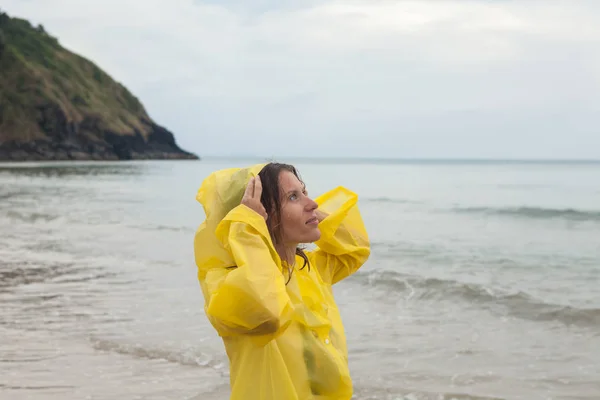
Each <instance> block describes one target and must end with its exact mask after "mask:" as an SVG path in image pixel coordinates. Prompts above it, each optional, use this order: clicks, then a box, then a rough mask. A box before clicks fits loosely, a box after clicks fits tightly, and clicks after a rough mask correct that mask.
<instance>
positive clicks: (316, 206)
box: [307, 197, 319, 211]
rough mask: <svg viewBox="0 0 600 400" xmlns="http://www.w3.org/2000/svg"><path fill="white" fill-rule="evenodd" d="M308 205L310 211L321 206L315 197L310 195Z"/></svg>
mask: <svg viewBox="0 0 600 400" xmlns="http://www.w3.org/2000/svg"><path fill="white" fill-rule="evenodd" d="M307 207H308V210H309V211H313V210H316V209H317V208H318V207H319V205H318V204H317V202H316V201H314V200H313V199H311V198H310V197H308V205H307Z"/></svg>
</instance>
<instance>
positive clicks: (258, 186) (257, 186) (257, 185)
mask: <svg viewBox="0 0 600 400" xmlns="http://www.w3.org/2000/svg"><path fill="white" fill-rule="evenodd" d="M261 195H262V182H261V181H260V176H258V175H257V176H256V178H255V179H254V197H255V198H256V199H258V201H260V196H261Z"/></svg>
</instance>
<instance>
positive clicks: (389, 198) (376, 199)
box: [362, 197, 421, 204]
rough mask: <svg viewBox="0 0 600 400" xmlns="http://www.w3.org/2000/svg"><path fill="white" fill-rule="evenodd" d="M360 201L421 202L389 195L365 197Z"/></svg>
mask: <svg viewBox="0 0 600 400" xmlns="http://www.w3.org/2000/svg"><path fill="white" fill-rule="evenodd" d="M362 201H364V202H366V203H395V204H421V202H419V201H415V200H407V199H395V198H391V197H367V198H365V199H363V200H362Z"/></svg>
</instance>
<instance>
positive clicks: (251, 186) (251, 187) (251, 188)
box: [244, 178, 254, 199]
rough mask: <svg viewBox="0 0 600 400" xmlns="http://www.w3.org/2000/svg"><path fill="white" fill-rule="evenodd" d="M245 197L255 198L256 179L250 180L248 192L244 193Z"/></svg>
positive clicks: (247, 187)
mask: <svg viewBox="0 0 600 400" xmlns="http://www.w3.org/2000/svg"><path fill="white" fill-rule="evenodd" d="M244 197H246V198H248V199H251V198H252V197H254V178H250V181H249V182H248V185H247V186H246V191H245V192H244Z"/></svg>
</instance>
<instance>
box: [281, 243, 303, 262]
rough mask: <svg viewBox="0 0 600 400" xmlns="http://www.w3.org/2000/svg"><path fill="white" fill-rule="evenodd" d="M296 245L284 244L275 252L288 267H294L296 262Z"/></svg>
mask: <svg viewBox="0 0 600 400" xmlns="http://www.w3.org/2000/svg"><path fill="white" fill-rule="evenodd" d="M296 247H298V245H296V244H293V245H292V244H282V245H278V246H275V250H276V251H277V254H279V257H280V258H281V260H282V261H285V262H286V263H287V264H288V265H294V264H295V262H296Z"/></svg>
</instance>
